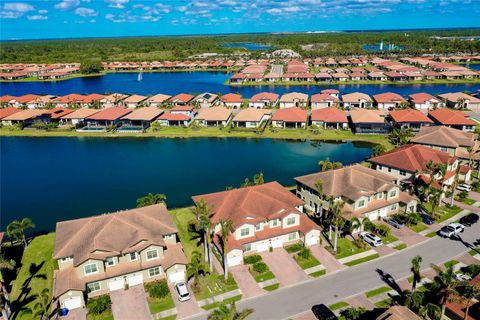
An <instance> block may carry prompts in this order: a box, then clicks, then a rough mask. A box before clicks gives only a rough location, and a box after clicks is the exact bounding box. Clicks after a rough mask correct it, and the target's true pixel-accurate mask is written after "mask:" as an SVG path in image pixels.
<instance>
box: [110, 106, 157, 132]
mask: <svg viewBox="0 0 480 320" xmlns="http://www.w3.org/2000/svg"><path fill="white" fill-rule="evenodd" d="M162 113H163V110H161V109H158V108H157V107H143V108H137V109H135V110H133V111H132V112H130V113H129V114H127V115H126V116H123V117H122V119H121V126H120V127H119V128H118V132H143V131H144V130H145V129H147V128H148V127H150V125H151V124H152V122H153V121H155V120H156V119H157V118H158V117H159V116H160V115H161V114H162Z"/></svg>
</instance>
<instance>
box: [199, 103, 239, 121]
mask: <svg viewBox="0 0 480 320" xmlns="http://www.w3.org/2000/svg"><path fill="white" fill-rule="evenodd" d="M231 115H232V110H230V109H228V108H225V107H222V106H218V107H212V108H209V109H203V110H202V111H200V113H199V114H198V116H197V118H196V119H197V120H205V121H227V120H228V118H230V116H231Z"/></svg>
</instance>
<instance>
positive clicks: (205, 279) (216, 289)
mask: <svg viewBox="0 0 480 320" xmlns="http://www.w3.org/2000/svg"><path fill="white" fill-rule="evenodd" d="M199 284H200V288H201V290H200V292H197V293H195V297H196V298H197V300H203V299H207V298H211V297H213V296H217V295H219V294H222V293H225V292H230V291H233V290H236V289H238V285H237V283H236V282H235V279H234V278H233V276H232V274H230V273H229V274H228V280H227V281H225V280H224V277H223V275H222V274H218V273H212V274H206V275H205V276H202V277H200V278H199Z"/></svg>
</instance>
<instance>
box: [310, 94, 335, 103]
mask: <svg viewBox="0 0 480 320" xmlns="http://www.w3.org/2000/svg"><path fill="white" fill-rule="evenodd" d="M310 100H311V101H312V102H322V101H333V102H340V100H338V98H337V97H334V96H331V95H329V94H328V93H316V94H314V95H312V96H311V98H310Z"/></svg>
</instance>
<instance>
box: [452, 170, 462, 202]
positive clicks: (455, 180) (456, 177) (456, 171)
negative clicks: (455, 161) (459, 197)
mask: <svg viewBox="0 0 480 320" xmlns="http://www.w3.org/2000/svg"><path fill="white" fill-rule="evenodd" d="M459 173H460V164H459V165H458V166H457V170H455V177H454V178H453V183H452V185H451V189H452V195H451V196H450V205H451V206H453V200H454V199H455V189H456V188H457V185H458V180H459V177H458V175H459Z"/></svg>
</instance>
